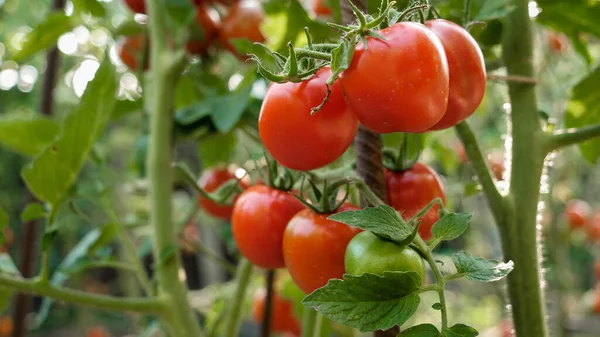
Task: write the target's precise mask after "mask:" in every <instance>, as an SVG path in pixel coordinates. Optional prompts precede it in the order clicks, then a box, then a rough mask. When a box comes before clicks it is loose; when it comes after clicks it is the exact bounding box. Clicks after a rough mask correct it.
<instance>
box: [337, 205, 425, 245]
mask: <svg viewBox="0 0 600 337" xmlns="http://www.w3.org/2000/svg"><path fill="white" fill-rule="evenodd" d="M328 219H330V220H334V221H337V222H341V223H344V224H346V225H350V226H353V227H357V228H360V229H363V230H367V231H371V232H373V233H375V234H377V235H378V236H381V237H384V238H386V239H388V240H390V241H402V240H404V239H406V238H408V237H409V236H410V235H411V234H412V232H413V230H414V228H413V227H412V226H410V225H408V224H407V223H406V222H405V221H404V220H403V219H402V217H400V214H398V212H396V210H394V209H393V208H391V207H390V206H387V205H379V206H377V207H367V208H365V209H361V210H358V211H347V212H341V213H337V214H333V215H331V216H329V217H328Z"/></svg>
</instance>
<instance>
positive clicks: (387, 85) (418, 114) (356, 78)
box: [341, 22, 449, 133]
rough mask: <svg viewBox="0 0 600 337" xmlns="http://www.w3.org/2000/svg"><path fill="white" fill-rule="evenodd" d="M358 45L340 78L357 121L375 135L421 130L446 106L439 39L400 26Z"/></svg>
mask: <svg viewBox="0 0 600 337" xmlns="http://www.w3.org/2000/svg"><path fill="white" fill-rule="evenodd" d="M379 34H380V35H382V36H383V37H384V38H385V40H383V39H380V38H374V37H367V45H368V49H367V48H365V46H364V45H363V44H362V43H359V44H358V45H357V46H356V51H355V52H354V57H353V58H352V63H351V64H350V67H349V68H348V69H347V70H346V71H344V72H343V74H342V76H341V85H342V91H343V92H344V94H345V97H346V99H347V101H348V103H349V104H350V107H351V108H352V110H353V111H354V113H355V114H356V116H357V117H358V120H359V121H360V122H361V123H362V124H363V125H364V126H366V127H367V128H369V129H371V130H373V131H375V132H379V133H390V132H423V131H426V130H427V129H429V128H431V127H432V126H434V125H435V124H436V123H437V122H438V121H439V120H440V119H441V118H442V116H443V115H444V112H445V111H446V107H447V105H448V86H449V82H448V62H447V60H446V55H445V53H444V48H443V46H442V43H441V42H440V39H439V38H438V37H437V36H435V34H434V33H433V32H432V31H431V30H429V29H427V28H426V27H425V26H424V25H422V24H420V23H415V22H401V23H397V24H395V25H393V26H391V27H388V28H385V29H382V30H381V31H379Z"/></svg>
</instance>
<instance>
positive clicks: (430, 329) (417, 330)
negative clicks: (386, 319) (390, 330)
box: [400, 324, 440, 337]
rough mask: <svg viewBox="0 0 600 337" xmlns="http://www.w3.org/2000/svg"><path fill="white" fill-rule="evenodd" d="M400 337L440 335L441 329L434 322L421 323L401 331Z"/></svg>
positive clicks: (438, 336)
mask: <svg viewBox="0 0 600 337" xmlns="http://www.w3.org/2000/svg"><path fill="white" fill-rule="evenodd" d="M400 337H440V331H439V330H438V329H437V328H436V327H435V325H432V324H420V325H416V326H413V327H410V328H408V329H406V330H404V331H402V332H401V333H400Z"/></svg>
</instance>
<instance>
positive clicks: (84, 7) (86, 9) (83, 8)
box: [73, 0, 106, 18]
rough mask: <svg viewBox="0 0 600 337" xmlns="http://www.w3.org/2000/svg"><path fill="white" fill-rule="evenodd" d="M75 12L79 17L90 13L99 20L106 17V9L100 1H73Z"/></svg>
mask: <svg viewBox="0 0 600 337" xmlns="http://www.w3.org/2000/svg"><path fill="white" fill-rule="evenodd" d="M73 12H74V13H78V14H79V15H81V14H88V13H89V14H91V15H92V16H94V17H98V18H101V17H104V16H106V9H105V8H104V5H102V3H100V2H99V1H98V0H73Z"/></svg>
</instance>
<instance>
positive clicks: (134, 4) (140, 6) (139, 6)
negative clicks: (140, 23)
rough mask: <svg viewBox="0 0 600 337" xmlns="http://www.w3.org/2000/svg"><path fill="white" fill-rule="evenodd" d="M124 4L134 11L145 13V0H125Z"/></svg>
mask: <svg viewBox="0 0 600 337" xmlns="http://www.w3.org/2000/svg"><path fill="white" fill-rule="evenodd" d="M125 4H126V5H127V7H129V9H131V10H132V11H133V12H135V13H140V14H146V1H145V0H125Z"/></svg>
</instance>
